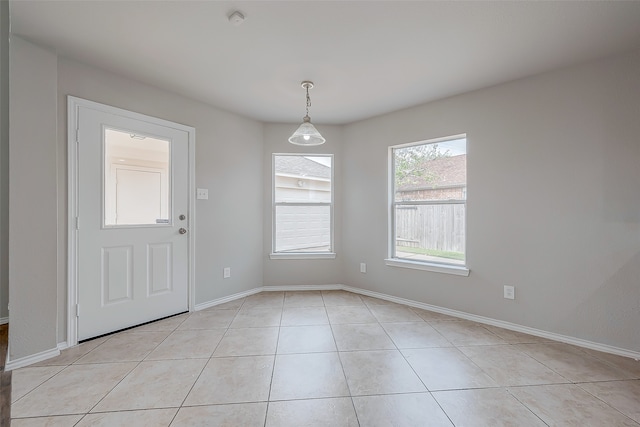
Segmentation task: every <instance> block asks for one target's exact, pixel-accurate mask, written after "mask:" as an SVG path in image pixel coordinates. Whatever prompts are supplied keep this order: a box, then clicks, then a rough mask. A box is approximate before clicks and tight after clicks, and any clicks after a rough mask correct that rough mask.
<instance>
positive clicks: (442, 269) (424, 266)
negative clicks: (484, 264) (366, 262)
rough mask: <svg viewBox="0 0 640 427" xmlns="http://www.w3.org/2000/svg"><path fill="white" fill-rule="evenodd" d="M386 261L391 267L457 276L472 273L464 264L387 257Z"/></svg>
mask: <svg viewBox="0 0 640 427" xmlns="http://www.w3.org/2000/svg"><path fill="white" fill-rule="evenodd" d="M384 262H385V264H387V265H388V266H389V267H400V268H411V269H414V270H424V271H433V272H435V273H444V274H455V275H456V276H469V273H470V270H469V269H468V268H467V267H464V266H462V265H447V264H436V263H430V262H416V261H409V260H401V259H385V260H384Z"/></svg>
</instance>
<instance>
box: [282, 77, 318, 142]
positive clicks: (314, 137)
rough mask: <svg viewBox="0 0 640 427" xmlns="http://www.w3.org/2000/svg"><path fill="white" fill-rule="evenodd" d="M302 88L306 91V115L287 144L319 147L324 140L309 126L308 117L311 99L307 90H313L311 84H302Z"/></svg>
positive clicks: (306, 82)
mask: <svg viewBox="0 0 640 427" xmlns="http://www.w3.org/2000/svg"><path fill="white" fill-rule="evenodd" d="M302 88H303V89H306V90H307V115H306V116H304V118H303V119H302V124H301V125H300V126H299V127H298V129H296V131H295V132H294V133H293V135H291V136H290V137H289V142H290V143H292V144H295V145H306V146H311V145H320V144H324V142H325V141H326V139H324V138H323V137H322V135H320V132H318V130H317V129H316V128H315V126H313V125H312V124H311V117H309V107H311V98H309V89H311V88H313V82H310V81H304V82H302Z"/></svg>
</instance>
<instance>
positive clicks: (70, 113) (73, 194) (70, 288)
mask: <svg viewBox="0 0 640 427" xmlns="http://www.w3.org/2000/svg"><path fill="white" fill-rule="evenodd" d="M80 107H85V108H90V109H92V110H97V111H101V112H105V113H109V114H114V115H118V116H123V117H127V118H130V119H134V120H140V121H145V122H148V123H153V124H157V125H161V126H166V127H171V128H174V129H179V130H182V131H184V132H186V133H187V134H188V139H189V146H188V147H189V148H188V149H189V164H188V169H189V170H188V172H187V173H188V185H189V189H188V202H187V203H188V206H189V215H188V217H189V229H190V230H191V231H192V232H190V233H188V234H187V236H186V237H187V239H188V249H187V259H188V275H189V278H188V284H187V290H188V295H189V296H188V307H189V311H193V310H194V307H195V292H194V286H195V249H196V242H195V235H194V233H193V231H194V230H195V229H196V209H195V208H196V205H195V197H194V194H195V164H196V162H195V159H196V155H195V149H196V130H195V128H193V127H191V126H185V125H181V124H178V123H174V122H170V121H167V120H163V119H159V118H156V117H151V116H147V115H144V114H140V113H135V112H132V111H128V110H123V109H121V108H116V107H112V106H109V105H104V104H99V103H97V102H93V101H88V100H86V99H82V98H76V97H74V96H68V97H67V183H68V188H67V192H68V203H67V206H68V213H67V239H68V244H67V345H68V346H69V347H71V346H74V345H77V344H78V316H77V304H78V233H77V215H78V145H77V141H78V110H79V108H80Z"/></svg>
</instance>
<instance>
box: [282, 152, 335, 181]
mask: <svg viewBox="0 0 640 427" xmlns="http://www.w3.org/2000/svg"><path fill="white" fill-rule="evenodd" d="M275 169H276V174H287V175H295V176H300V177H315V178H326V179H331V168H330V167H329V166H325V165H323V164H320V163H318V162H315V161H313V160H311V159H309V158H307V157H304V156H276V160H275Z"/></svg>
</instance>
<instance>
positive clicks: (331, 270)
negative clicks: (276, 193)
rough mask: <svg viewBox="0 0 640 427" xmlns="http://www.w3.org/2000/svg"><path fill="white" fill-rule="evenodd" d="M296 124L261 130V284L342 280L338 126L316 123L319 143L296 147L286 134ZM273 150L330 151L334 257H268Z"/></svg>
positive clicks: (272, 125)
mask: <svg viewBox="0 0 640 427" xmlns="http://www.w3.org/2000/svg"><path fill="white" fill-rule="evenodd" d="M298 126H299V123H298V124H266V125H265V131H264V156H263V166H262V168H263V174H262V190H263V200H264V206H263V209H264V218H263V233H264V240H263V250H262V258H263V260H264V273H263V283H264V285H265V286H277V285H326V284H339V283H342V258H343V257H344V252H343V250H342V221H341V210H342V194H343V191H342V189H343V187H342V168H343V161H342V150H343V143H344V141H343V138H342V127H340V126H322V125H318V126H317V129H318V131H319V132H320V133H321V134H322V136H324V137H325V138H326V140H327V142H325V143H324V144H323V145H319V146H314V147H300V146H297V145H293V144H290V143H289V141H288V138H289V137H290V136H291V134H292V133H293V132H294V131H295V130H296V128H297V127H298ZM273 153H282V154H286V153H304V154H308V153H315V154H333V156H334V157H333V165H332V167H333V180H334V187H333V188H334V191H335V194H334V196H333V197H334V199H333V202H334V222H335V223H334V240H333V243H334V245H333V246H334V251H335V252H336V258H335V259H319V260H302V259H295V260H286V259H269V254H270V253H271V234H272V230H271V229H272V221H273V217H272V206H271V200H272V199H271V192H272V189H271V186H272V174H273V170H272V169H273V168H272V154H273Z"/></svg>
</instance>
